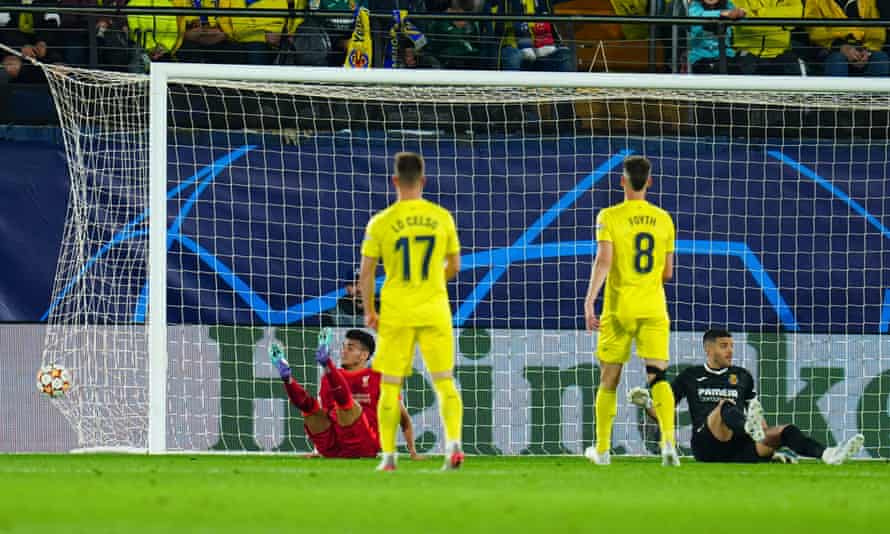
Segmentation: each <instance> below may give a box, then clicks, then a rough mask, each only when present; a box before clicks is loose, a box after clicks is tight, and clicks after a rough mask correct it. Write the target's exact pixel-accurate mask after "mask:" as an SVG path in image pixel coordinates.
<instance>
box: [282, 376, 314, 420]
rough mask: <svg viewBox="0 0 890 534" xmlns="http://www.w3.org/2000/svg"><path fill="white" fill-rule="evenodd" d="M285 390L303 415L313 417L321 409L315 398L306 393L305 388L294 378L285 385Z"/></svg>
mask: <svg viewBox="0 0 890 534" xmlns="http://www.w3.org/2000/svg"><path fill="white" fill-rule="evenodd" d="M284 389H285V390H286V391H287V398H289V399H290V401H291V403H292V404H293V405H294V406H296V407H297V408H299V409H300V411H302V412H303V415H311V414H313V413H315V412H317V411H318V410H319V409H320V406H319V405H318V401H317V400H316V399H315V397H313V396H311V395H309V394H308V393H306V390H305V389H303V386H301V385H300V384H298V383H297V381H296V380H294V379H293V378H291V379H290V380H288V381H287V382H285V383H284Z"/></svg>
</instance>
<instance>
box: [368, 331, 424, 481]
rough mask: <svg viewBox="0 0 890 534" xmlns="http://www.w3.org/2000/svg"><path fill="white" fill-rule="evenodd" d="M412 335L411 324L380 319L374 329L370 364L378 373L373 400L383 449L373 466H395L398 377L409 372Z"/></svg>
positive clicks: (400, 387)
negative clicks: (404, 325) (373, 353)
mask: <svg viewBox="0 0 890 534" xmlns="http://www.w3.org/2000/svg"><path fill="white" fill-rule="evenodd" d="M415 336H416V332H415V329H414V328H400V327H398V326H395V325H390V324H388V323H385V322H382V321H381V323H380V327H379V329H378V334H377V351H376V353H377V356H376V357H375V358H374V363H373V364H372V367H373V369H374V370H375V371H377V372H379V373H380V374H381V380H380V400H378V401H377V425H378V433H379V435H380V450H381V452H382V453H383V458H382V460H381V462H380V465H379V466H378V467H377V469H378V470H381V471H392V470H394V469H395V466H396V433H397V431H398V426H399V420H400V419H401V415H402V412H401V409H400V407H399V394H400V392H401V390H402V380H403V379H404V378H405V377H406V376H408V375H409V374H410V373H411V359H412V357H413V355H414V346H415Z"/></svg>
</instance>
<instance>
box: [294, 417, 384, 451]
mask: <svg viewBox="0 0 890 534" xmlns="http://www.w3.org/2000/svg"><path fill="white" fill-rule="evenodd" d="M304 428H305V429H306V435H308V436H309V439H311V440H312V443H313V444H314V445H315V448H316V449H317V450H318V453H319V454H321V455H322V456H324V457H325V458H374V457H375V456H377V452H378V451H379V450H380V440H379V439H378V438H377V432H376V430H375V429H372V428H371V425H369V424H368V420H367V419H366V418H365V414H364V413H363V414H362V415H361V416H360V417H359V418H358V419H356V421H355V422H354V423H352V424H351V425H349V426H340V425H338V424H337V419H336V415H335V414H334V413H331V426H330V427H328V429H327V430H325V431H324V432H319V433H318V434H313V433H312V432H310V431H309V428H308V427H305V426H304Z"/></svg>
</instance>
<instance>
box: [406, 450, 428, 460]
mask: <svg viewBox="0 0 890 534" xmlns="http://www.w3.org/2000/svg"><path fill="white" fill-rule="evenodd" d="M410 454H411V459H412V460H417V461H419V462H420V461H423V460H426V456H424V455H422V454H417V451H411V453H410Z"/></svg>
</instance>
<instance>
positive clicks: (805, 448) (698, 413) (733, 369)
mask: <svg viewBox="0 0 890 534" xmlns="http://www.w3.org/2000/svg"><path fill="white" fill-rule="evenodd" d="M703 341H704V347H705V354H706V355H707V361H706V362H705V364H704V365H700V366H694V367H690V368H688V369H686V370H685V371H683V372H682V373H680V375H679V376H677V378H675V379H674V381H673V382H671V389H672V390H673V392H674V398H675V399H676V403H677V404H679V403H680V400H682V399H683V398H684V397H685V398H686V399H688V403H689V414H690V415H691V416H692V429H693V431H692V454H693V455H694V456H695V459H696V460H698V461H700V462H741V463H754V462H769V461H770V460H776V461H781V462H785V463H788V462H791V463H796V461H797V460H796V457H795V456H794V455H792V454H785V453H781V452H780V453H777V452H776V450H777V449H778V448H779V447H788V448H789V449H791V450H792V451H794V453H796V454H799V455H801V456H809V457H812V458H821V459H822V461H823V462H825V463H827V464H835V465H837V464H842V463H844V462H845V461H846V460H848V459H849V458H851V457H852V456H855V455H856V453H858V452H859V450H860V449H861V448H862V443H863V441H864V438H863V436H862V434H856V435H855V436H853V437H851V438H850V439H848V440H847V441H845V442H844V443H842V444H840V445H839V446H837V447H828V448H826V447H825V446H824V445H822V444H821V443H819V442H817V441H816V440H814V439H813V438H811V437H809V436H807V435H806V434H804V433H803V432H801V430H800V429H799V428H797V427H796V426H794V425H779V426H773V427H767V426H766V423H765V421H764V419H763V407H762V406H761V405H760V401H758V400H757V393H756V392H755V390H754V379H753V377H752V376H751V374H750V373H748V371H746V370H745V369H744V368H742V367H737V366H734V365H732V352H733V341H732V335H731V334H730V333H729V332H728V331H726V330H723V329H711V330H708V331H707V332H705V335H704V340H703ZM627 397H628V401H630V402H632V403H633V404H636V405H637V406H640V407H643V408H646V412H647V413H648V414H649V416H650V417H652V418H653V419H654V418H655V410H654V409H653V408H652V401H651V399H650V398H649V392H648V391H647V390H645V389H643V388H633V389H632V390H630V392H628V396H627ZM745 405H747V410H746V411H743V408H744V407H745Z"/></svg>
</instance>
